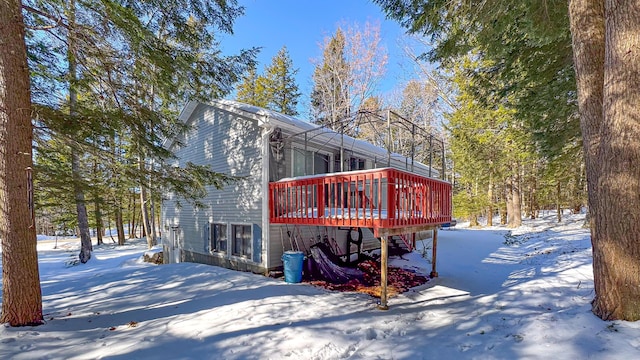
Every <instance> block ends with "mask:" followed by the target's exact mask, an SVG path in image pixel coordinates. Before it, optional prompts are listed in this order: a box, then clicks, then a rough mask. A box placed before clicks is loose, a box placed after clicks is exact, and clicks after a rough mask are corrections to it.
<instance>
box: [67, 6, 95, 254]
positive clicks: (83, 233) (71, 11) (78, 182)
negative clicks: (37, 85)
mask: <svg viewBox="0 0 640 360" xmlns="http://www.w3.org/2000/svg"><path fill="white" fill-rule="evenodd" d="M68 5H69V8H68V14H67V18H68V22H69V29H70V30H69V35H68V39H67V41H68V44H67V46H68V49H67V61H68V63H69V115H70V116H71V121H74V122H75V121H79V119H77V99H78V90H77V88H76V86H77V82H78V78H77V70H76V62H77V59H76V54H75V51H76V34H75V30H74V29H75V16H76V14H75V12H76V3H75V0H70V1H69V4H68ZM70 147H71V174H72V176H71V177H72V179H73V194H74V198H75V202H76V212H77V217H78V229H79V232H80V254H79V258H80V262H81V263H83V264H84V263H86V262H87V261H89V259H91V251H93V245H92V244H91V235H90V234H89V217H88V216H87V207H86V204H85V200H84V189H83V187H82V174H81V170H80V155H79V154H78V150H77V149H76V147H75V146H74V145H73V144H72V145H71V146H70Z"/></svg>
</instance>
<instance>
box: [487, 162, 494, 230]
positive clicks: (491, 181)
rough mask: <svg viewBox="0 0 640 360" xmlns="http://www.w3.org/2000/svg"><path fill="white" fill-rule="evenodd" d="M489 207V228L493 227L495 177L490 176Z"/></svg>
mask: <svg viewBox="0 0 640 360" xmlns="http://www.w3.org/2000/svg"><path fill="white" fill-rule="evenodd" d="M487 198H488V199H489V206H488V207H487V226H493V177H492V176H491V174H489V190H487Z"/></svg>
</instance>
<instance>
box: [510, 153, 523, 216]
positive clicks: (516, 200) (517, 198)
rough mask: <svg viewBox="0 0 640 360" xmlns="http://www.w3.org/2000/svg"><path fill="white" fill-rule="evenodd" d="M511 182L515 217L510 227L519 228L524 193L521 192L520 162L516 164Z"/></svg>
mask: <svg viewBox="0 0 640 360" xmlns="http://www.w3.org/2000/svg"><path fill="white" fill-rule="evenodd" d="M512 179H513V183H512V184H511V192H512V195H511V199H512V201H513V205H512V206H513V209H512V211H513V217H512V222H511V223H510V224H509V227H514V228H517V227H519V226H520V225H522V203H521V199H522V194H521V193H520V164H516V172H515V175H514V177H513V178H512Z"/></svg>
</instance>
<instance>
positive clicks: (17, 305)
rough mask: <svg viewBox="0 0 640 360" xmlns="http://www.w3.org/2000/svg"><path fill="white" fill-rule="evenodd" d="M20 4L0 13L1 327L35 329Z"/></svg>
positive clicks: (38, 297) (37, 303) (36, 291)
mask: <svg viewBox="0 0 640 360" xmlns="http://www.w3.org/2000/svg"><path fill="white" fill-rule="evenodd" d="M21 5H22V4H21V2H20V1H15V0H10V1H5V2H3V5H2V7H1V10H0V47H1V48H2V51H0V239H1V241H2V314H0V323H9V325H11V326H28V325H39V324H42V323H43V318H42V292H41V289H40V279H39V271H38V255H37V251H36V232H35V225H36V224H35V218H34V202H33V188H32V185H33V183H32V177H31V175H32V168H33V166H32V152H31V141H32V130H31V104H30V97H31V95H30V93H29V68H28V66H27V49H26V46H25V26H24V22H23V17H22V8H21Z"/></svg>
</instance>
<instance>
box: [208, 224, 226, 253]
mask: <svg viewBox="0 0 640 360" xmlns="http://www.w3.org/2000/svg"><path fill="white" fill-rule="evenodd" d="M209 244H210V247H209V248H210V249H211V251H220V252H225V251H227V224H210V225H209Z"/></svg>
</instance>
